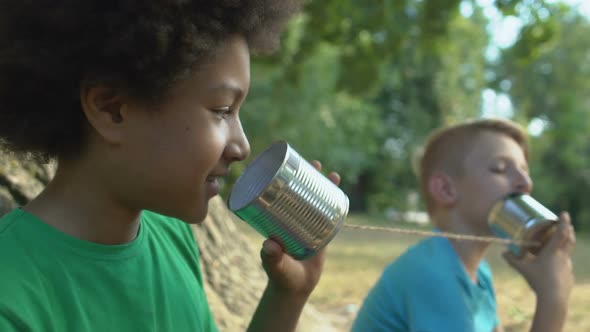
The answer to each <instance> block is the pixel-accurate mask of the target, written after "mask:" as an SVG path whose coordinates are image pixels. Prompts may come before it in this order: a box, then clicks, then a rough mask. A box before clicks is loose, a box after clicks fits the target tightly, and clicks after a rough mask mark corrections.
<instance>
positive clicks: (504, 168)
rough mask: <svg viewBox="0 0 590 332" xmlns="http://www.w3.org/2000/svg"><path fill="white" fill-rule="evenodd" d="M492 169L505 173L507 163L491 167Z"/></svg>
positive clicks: (495, 171)
mask: <svg viewBox="0 0 590 332" xmlns="http://www.w3.org/2000/svg"><path fill="white" fill-rule="evenodd" d="M490 171H492V172H494V173H504V172H505V171H506V165H494V166H492V167H490Z"/></svg>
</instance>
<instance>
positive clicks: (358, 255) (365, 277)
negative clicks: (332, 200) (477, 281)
mask: <svg viewBox="0 0 590 332" xmlns="http://www.w3.org/2000/svg"><path fill="white" fill-rule="evenodd" d="M347 223H348V224H372V225H374V224H378V225H380V226H385V225H384V224H383V223H382V222H379V221H376V220H371V219H370V218H368V217H366V216H358V215H351V216H349V218H348V220H347ZM391 226H394V225H391ZM395 226H396V227H397V226H398V225H395ZM242 228H243V229H244V231H245V233H246V234H247V236H248V237H249V238H251V239H253V240H254V241H256V243H257V245H259V244H260V239H261V237H260V236H259V235H258V234H256V233H254V231H253V230H251V229H250V228H249V227H248V226H243V227H242ZM421 239H422V238H421V237H417V236H411V235H410V236H408V235H399V234H395V233H388V232H377V231H363V230H353V229H346V228H344V229H342V230H341V231H340V233H339V234H338V235H337V236H336V237H335V238H334V240H332V242H331V243H330V246H329V249H328V258H327V261H326V265H325V268H324V272H323V274H322V279H321V280H320V283H319V284H318V286H317V288H316V290H315V291H314V293H313V294H312V296H311V298H310V303H313V304H314V305H315V306H316V308H318V309H320V310H321V311H322V312H326V313H329V314H330V317H331V319H332V321H333V323H334V325H336V326H337V327H338V329H339V330H340V331H348V330H349V327H350V324H351V323H352V320H353V319H354V316H355V314H356V310H357V309H358V308H359V307H360V305H361V304H362V301H363V299H364V297H365V296H366V294H367V292H368V291H369V289H370V288H371V287H372V286H373V284H374V283H375V282H376V281H377V279H378V278H379V276H380V275H381V273H382V271H383V269H384V268H385V266H386V265H387V264H389V263H390V262H391V261H392V260H394V259H395V258H396V257H397V256H398V255H400V254H401V253H403V252H404V251H405V250H406V249H407V248H408V246H410V245H412V244H413V243H416V242H417V241H419V240H421ZM503 250H504V248H503V247H501V246H493V247H492V248H491V250H490V251H489V254H488V256H487V260H488V262H489V263H490V265H491V266H492V270H493V271H494V282H495V287H496V296H497V300H498V307H499V314H500V318H501V320H502V323H503V325H504V328H505V330H506V332H511V331H528V328H529V325H530V322H531V320H532V317H533V314H534V309H535V307H534V306H535V302H534V300H535V297H534V294H533V292H532V291H531V290H530V289H529V287H528V285H527V284H526V282H525V281H524V279H523V278H522V277H521V276H520V275H519V274H518V273H517V272H516V271H514V270H512V269H511V268H510V267H509V266H508V265H507V263H505V262H504V260H503V259H502V257H501V255H500V254H501V252H502V251H503ZM589 258H590V237H589V236H584V235H578V238H577V244H576V249H575V252H574V256H573V261H574V270H575V274H576V285H575V286H574V290H573V291H572V295H571V298H570V306H569V313H568V320H567V323H566V327H565V329H564V331H590V315H588V309H587V308H590V266H588V265H587V264H586V262H587V261H588V259H589Z"/></svg>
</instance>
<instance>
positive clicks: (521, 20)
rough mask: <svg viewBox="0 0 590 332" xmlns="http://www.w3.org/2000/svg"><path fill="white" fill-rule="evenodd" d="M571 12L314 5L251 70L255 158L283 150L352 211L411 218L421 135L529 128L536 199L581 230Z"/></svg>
mask: <svg viewBox="0 0 590 332" xmlns="http://www.w3.org/2000/svg"><path fill="white" fill-rule="evenodd" d="M574 2H575V1H574V0H570V1H568V2H567V3H564V2H559V1H538V0H518V1H516V0H496V1H491V0H488V1H486V0H464V1H459V0H439V1H423V0H380V1H377V0H363V1H360V0H351V1H340V0H322V1H310V2H309V3H308V4H307V6H306V7H305V10H304V13H303V15H301V16H299V17H298V18H297V19H296V20H293V21H292V23H291V25H290V26H289V29H288V31H287V33H286V34H285V36H284V39H283V46H284V47H283V48H282V50H281V52H280V53H279V54H276V55H274V56H272V57H257V58H254V59H253V67H252V78H253V80H252V87H251V92H250V96H249V99H248V100H247V101H246V104H245V105H244V107H243V110H242V111H243V113H242V119H243V123H244V127H245V130H246V132H247V134H248V135H249V138H250V141H251V145H252V151H253V153H252V156H253V157H254V156H256V155H257V154H258V153H260V152H261V151H262V150H263V149H264V148H265V147H266V146H268V145H269V144H270V143H271V142H273V141H275V140H280V139H281V140H287V141H288V142H289V143H290V144H291V145H292V146H293V147H294V148H295V149H296V150H297V151H298V152H299V153H300V154H302V155H303V156H304V157H305V158H306V159H308V160H312V159H320V160H321V161H322V162H323V164H324V166H325V169H326V170H337V171H338V172H340V173H341V174H342V176H343V183H342V187H343V188H344V190H345V191H346V192H347V193H348V194H349V196H350V198H351V207H352V209H353V210H354V211H359V212H370V213H374V214H383V213H384V211H386V210H388V209H395V210H398V211H406V210H416V209H421V208H422V207H421V205H420V203H416V201H417V200H416V199H415V197H416V195H417V193H418V191H417V188H418V185H417V180H416V177H415V174H414V170H413V161H414V159H415V156H416V154H417V152H418V151H419V149H420V146H421V145H422V143H423V141H424V138H425V136H426V135H428V133H429V132H430V131H431V130H432V129H434V128H436V127H438V126H440V125H443V124H449V123H454V122H457V121H461V120H464V119H468V118H477V117H482V116H504V117H509V118H512V119H513V120H515V121H517V122H519V123H520V124H522V125H523V126H524V127H525V128H529V129H530V134H531V136H532V144H533V160H532V165H531V168H532V174H533V176H534V179H535V192H534V195H535V196H536V197H538V199H539V200H541V201H542V202H543V203H544V204H545V205H547V206H548V207H550V208H551V209H553V210H556V211H559V210H563V209H567V210H569V211H570V212H571V213H572V215H573V217H574V220H575V221H576V226H578V228H581V227H582V226H583V225H584V223H590V208H588V207H586V206H585V204H584V199H585V197H587V196H588V195H590V158H589V157H590V134H589V132H590V114H589V112H588V110H586V109H587V108H588V107H589V106H590V101H589V98H590V95H589V94H588V93H587V91H588V88H589V87H590V86H589V84H590V75H589V74H590V72H589V71H590V38H586V36H588V35H589V34H590V24H589V22H588V17H587V16H585V15H584V14H583V13H584V11H583V10H579V9H580V7H579V6H575V5H572V3H574ZM578 2H579V3H580V4H582V5H583V4H584V2H582V1H578ZM582 9H584V8H583V7H582ZM587 12H590V11H588V10H587V11H586V13H587ZM502 27H507V28H509V29H504V30H502V29H499V28H502ZM498 31H499V32H498ZM499 33H500V34H502V35H501V36H499V35H498V34H499ZM500 38H503V39H506V40H508V41H507V42H506V41H504V42H499V41H498V39H500ZM246 165H247V163H241V164H240V165H237V167H236V168H235V169H234V170H233V179H235V177H237V175H238V174H240V173H241V171H243V169H244V168H245V167H246ZM412 198H414V199H412ZM418 202H419V200H418Z"/></svg>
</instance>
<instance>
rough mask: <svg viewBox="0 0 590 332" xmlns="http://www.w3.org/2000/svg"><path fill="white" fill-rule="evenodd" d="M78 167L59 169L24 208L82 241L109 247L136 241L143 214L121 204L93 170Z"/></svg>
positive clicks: (59, 167)
mask: <svg viewBox="0 0 590 332" xmlns="http://www.w3.org/2000/svg"><path fill="white" fill-rule="evenodd" d="M70 166H73V167H70ZM77 166H80V165H79V164H78V165H68V167H63V166H61V165H60V166H58V169H57V172H56V174H55V177H54V178H53V180H52V181H51V182H50V183H49V184H48V185H47V187H46V188H45V190H44V191H43V192H42V193H41V194H40V195H39V196H37V197H36V198H35V199H33V200H32V201H31V202H29V203H28V204H27V205H26V206H25V207H24V209H25V210H26V211H28V212H30V213H32V214H34V215H36V216H37V217H38V218H40V219H41V220H43V221H44V222H45V223H47V224H49V225H51V226H53V227H55V228H57V229H59V230H60V231H62V232H64V233H66V234H69V235H71V236H74V237H77V238H79V239H82V240H86V241H90V242H95V243H100V244H107V245H113V244H124V243H129V242H131V241H133V240H134V239H135V238H136V237H137V233H138V231H139V225H140V212H141V211H140V210H132V209H127V208H125V207H124V206H123V204H119V202H117V201H116V200H115V199H114V197H113V196H114V195H113V194H112V193H111V192H109V190H108V188H106V186H105V185H104V181H101V177H100V176H95V175H96V173H95V174H93V173H92V172H89V169H90V170H92V168H84V167H77ZM95 170H96V168H95V169H94V171H95Z"/></svg>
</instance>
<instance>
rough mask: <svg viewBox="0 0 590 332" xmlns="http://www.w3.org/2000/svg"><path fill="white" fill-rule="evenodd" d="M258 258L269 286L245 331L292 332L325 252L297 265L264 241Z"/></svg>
mask: <svg viewBox="0 0 590 332" xmlns="http://www.w3.org/2000/svg"><path fill="white" fill-rule="evenodd" d="M261 256H262V261H263V266H264V269H265V270H266V273H267V274H268V276H269V282H268V285H267V287H266V289H265V290H264V293H263V295H262V298H261V299H260V303H259V304H258V307H257V308H256V311H255V313H254V316H253V317H252V321H251V322H250V326H249V327H248V331H253V332H254V331H255V332H264V331H273V332H274V331H285V332H289V331H295V329H296V327H297V322H298V321H299V316H300V315H301V312H302V310H303V307H304V306H305V303H306V302H307V299H308V298H309V295H310V294H311V292H312V290H313V289H314V288H315V286H316V284H317V283H318V281H319V278H320V274H321V271H322V268H323V264H324V259H325V250H322V251H321V252H319V253H318V254H317V255H315V256H314V257H311V258H309V259H306V260H304V261H297V260H295V259H293V258H292V257H291V256H289V255H287V254H286V253H284V252H283V251H282V249H281V247H280V246H279V245H278V244H277V243H276V242H274V241H272V240H266V241H265V242H264V244H263V247H262V252H261Z"/></svg>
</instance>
